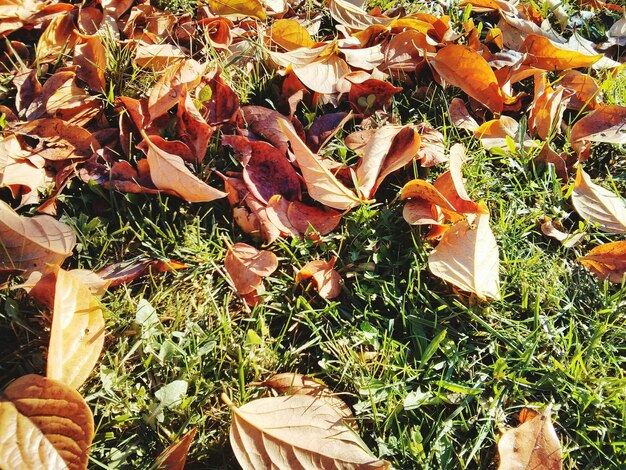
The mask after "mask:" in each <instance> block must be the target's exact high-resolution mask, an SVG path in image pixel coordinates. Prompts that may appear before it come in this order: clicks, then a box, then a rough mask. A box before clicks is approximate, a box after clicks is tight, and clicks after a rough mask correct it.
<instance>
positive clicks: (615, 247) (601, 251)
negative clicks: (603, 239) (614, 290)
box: [578, 241, 626, 284]
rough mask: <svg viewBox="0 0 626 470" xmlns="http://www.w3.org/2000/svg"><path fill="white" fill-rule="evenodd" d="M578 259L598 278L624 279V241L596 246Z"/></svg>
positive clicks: (625, 277) (625, 255)
mask: <svg viewBox="0 0 626 470" xmlns="http://www.w3.org/2000/svg"><path fill="white" fill-rule="evenodd" d="M578 261H580V263H581V264H582V265H583V266H584V267H585V268H587V269H588V270H589V271H591V272H592V273H594V274H595V275H596V276H598V277H599V278H600V279H607V280H609V281H611V282H616V283H618V284H620V283H622V282H625V281H626V241H617V242H612V243H605V244H604V245H600V246H597V247H595V248H594V249H593V250H591V251H590V252H589V253H587V254H586V255H585V256H583V257H581V258H578Z"/></svg>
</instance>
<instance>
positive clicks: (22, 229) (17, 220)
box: [0, 201, 76, 274]
mask: <svg viewBox="0 0 626 470" xmlns="http://www.w3.org/2000/svg"><path fill="white" fill-rule="evenodd" d="M74 245H76V235H75V234H74V231H73V230H72V228H71V227H70V226H69V225H66V224H64V223H63V222H59V221H57V220H55V219H54V218H52V217H50V216H48V215H37V216H34V217H24V216H21V215H19V214H17V213H16V212H15V211H14V210H13V209H12V208H11V207H10V206H9V205H8V204H7V203H6V202H4V201H0V268H2V269H22V270H24V271H25V273H26V274H28V273H31V272H33V271H41V272H50V271H51V270H53V269H54V266H58V265H60V264H61V263H62V262H63V261H64V260H65V258H67V257H68V256H69V255H70V254H71V253H72V250H73V249H74Z"/></svg>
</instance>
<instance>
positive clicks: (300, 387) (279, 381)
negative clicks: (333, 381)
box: [250, 372, 330, 396]
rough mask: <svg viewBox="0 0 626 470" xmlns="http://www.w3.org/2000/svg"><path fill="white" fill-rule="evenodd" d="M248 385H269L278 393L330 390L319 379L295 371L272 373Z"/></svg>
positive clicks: (317, 393)
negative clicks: (266, 377)
mask: <svg viewBox="0 0 626 470" xmlns="http://www.w3.org/2000/svg"><path fill="white" fill-rule="evenodd" d="M250 385H256V386H261V387H270V388H273V389H274V390H276V391H277V392H278V393H280V394H285V395H313V396H316V395H321V394H322V393H324V391H326V392H330V390H329V389H328V386H326V384H324V382H322V381H321V380H317V379H314V378H313V377H309V376H307V375H302V374H297V373H295V372H284V373H282V374H276V375H272V376H271V377H270V378H268V379H265V380H264V381H263V382H254V383H251V384H250Z"/></svg>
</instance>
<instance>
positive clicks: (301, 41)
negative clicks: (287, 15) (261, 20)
mask: <svg viewBox="0 0 626 470" xmlns="http://www.w3.org/2000/svg"><path fill="white" fill-rule="evenodd" d="M269 36H270V39H271V40H272V41H273V42H275V43H276V44H278V45H279V46H280V47H282V48H283V49H286V50H288V51H292V50H294V49H298V48H299V47H313V46H314V45H315V41H313V39H312V38H311V35H310V34H309V32H308V31H307V30H306V29H305V28H304V26H302V25H301V24H300V23H298V22H297V21H296V20H292V19H280V20H278V21H276V22H274V23H273V24H272V26H271V28H270V30H269Z"/></svg>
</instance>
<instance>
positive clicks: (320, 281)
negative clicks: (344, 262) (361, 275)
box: [296, 257, 342, 299]
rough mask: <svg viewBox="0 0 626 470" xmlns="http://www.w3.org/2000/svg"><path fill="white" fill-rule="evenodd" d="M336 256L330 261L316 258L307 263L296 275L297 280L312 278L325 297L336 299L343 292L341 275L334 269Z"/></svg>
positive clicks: (321, 294)
mask: <svg viewBox="0 0 626 470" xmlns="http://www.w3.org/2000/svg"><path fill="white" fill-rule="evenodd" d="M335 261H337V258H336V257H333V258H331V260H330V261H324V260H320V259H317V260H314V261H310V262H308V263H307V264H305V265H304V266H303V267H302V269H300V271H298V274H297V275H296V282H302V281H303V280H304V279H309V278H311V279H312V280H313V283H314V284H315V287H316V288H317V291H318V292H319V294H320V296H321V297H323V298H325V299H334V298H335V297H337V296H338V295H339V294H341V284H342V279H341V275H340V274H339V273H338V272H337V271H335V269H333V267H334V266H335Z"/></svg>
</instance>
